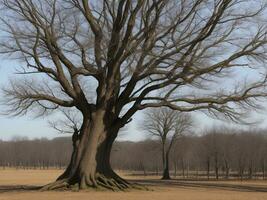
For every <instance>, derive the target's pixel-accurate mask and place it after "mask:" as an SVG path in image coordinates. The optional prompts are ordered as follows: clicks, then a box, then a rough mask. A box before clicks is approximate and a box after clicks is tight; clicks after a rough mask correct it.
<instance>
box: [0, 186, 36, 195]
mask: <svg viewBox="0 0 267 200" xmlns="http://www.w3.org/2000/svg"><path fill="white" fill-rule="evenodd" d="M39 189H41V187H40V186H31V185H0V194H1V193H6V192H26V191H28V192H29V191H38V190H39Z"/></svg>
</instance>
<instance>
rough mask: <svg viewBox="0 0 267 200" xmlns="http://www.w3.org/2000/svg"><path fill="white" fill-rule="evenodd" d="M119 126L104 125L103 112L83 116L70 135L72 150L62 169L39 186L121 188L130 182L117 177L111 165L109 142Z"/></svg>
mask: <svg viewBox="0 0 267 200" xmlns="http://www.w3.org/2000/svg"><path fill="white" fill-rule="evenodd" d="M118 130H119V128H116V127H113V126H111V127H107V126H105V123H104V115H103V113H101V112H100V113H95V115H94V116H93V117H92V118H91V119H90V120H89V119H84V121H83V126H82V128H81V132H80V134H78V133H74V135H73V138H72V139H73V153H72V156H71V161H70V163H69V165H68V167H67V169H66V170H65V172H64V173H63V174H62V175H61V176H59V177H58V179H57V181H56V182H54V183H52V184H48V185H46V186H44V187H43V189H44V190H47V189H48V190H51V189H58V188H61V187H73V186H75V187H78V188H79V189H85V188H88V187H93V188H98V187H101V188H106V189H111V190H124V189H127V188H129V187H130V184H129V183H128V182H127V181H125V180H123V179H122V178H120V177H119V176H118V175H117V174H116V173H115V172H114V171H113V170H112V168H111V165H110V154H111V149H112V144H113V142H114V140H115V139H116V137H117V133H118Z"/></svg>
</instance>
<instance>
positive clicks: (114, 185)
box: [41, 174, 149, 191]
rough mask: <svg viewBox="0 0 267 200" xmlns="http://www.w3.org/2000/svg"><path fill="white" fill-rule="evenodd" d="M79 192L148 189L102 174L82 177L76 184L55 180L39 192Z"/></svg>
mask: <svg viewBox="0 0 267 200" xmlns="http://www.w3.org/2000/svg"><path fill="white" fill-rule="evenodd" d="M74 188H75V189H76V190H80V189H96V190H111V191H130V190H145V191H149V189H148V188H147V187H145V186H143V185H139V184H136V183H129V182H127V181H126V180H124V179H122V178H120V177H119V176H118V177H114V178H107V177H105V176H104V175H102V174H96V175H95V176H89V177H83V178H82V179H81V181H80V182H79V183H78V182H76V183H71V184H70V182H69V179H62V180H57V181H55V182H53V183H50V184H48V185H45V186H43V187H42V188H41V191H49V190H73V189H74Z"/></svg>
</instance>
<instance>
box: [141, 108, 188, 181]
mask: <svg viewBox="0 0 267 200" xmlns="http://www.w3.org/2000/svg"><path fill="white" fill-rule="evenodd" d="M192 124H193V123H192V118H191V116H190V115H189V114H188V113H182V112H178V111H174V110H171V109H169V108H160V109H155V110H150V111H148V112H146V120H145V122H144V128H145V130H146V131H147V132H149V133H150V134H151V136H152V137H154V138H156V139H159V142H160V146H161V154H162V164H163V176H162V179H170V173H169V155H170V152H171V150H172V147H173V146H174V143H175V142H176V141H177V140H178V139H179V138H181V137H182V136H183V135H185V134H186V133H189V132H190V129H191V127H192Z"/></svg>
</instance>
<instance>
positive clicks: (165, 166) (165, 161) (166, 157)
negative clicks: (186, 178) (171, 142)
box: [161, 150, 171, 180]
mask: <svg viewBox="0 0 267 200" xmlns="http://www.w3.org/2000/svg"><path fill="white" fill-rule="evenodd" d="M161 179H162V180H169V179H171V177H170V170H169V151H167V152H166V153H165V151H164V150H163V175H162V178H161Z"/></svg>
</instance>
